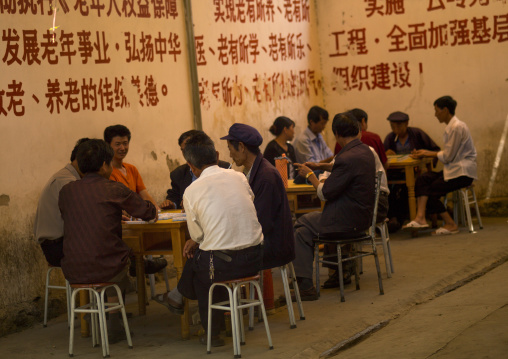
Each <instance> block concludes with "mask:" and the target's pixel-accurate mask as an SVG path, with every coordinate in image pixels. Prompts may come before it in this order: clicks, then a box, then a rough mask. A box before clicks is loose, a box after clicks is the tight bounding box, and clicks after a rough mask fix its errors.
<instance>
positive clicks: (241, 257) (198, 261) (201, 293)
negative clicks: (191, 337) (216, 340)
mask: <svg viewBox="0 0 508 359" xmlns="http://www.w3.org/2000/svg"><path fill="white" fill-rule="evenodd" d="M226 252H227V255H228V256H229V257H231V262H226V261H225V260H223V259H221V258H219V257H218V256H217V255H214V254H213V253H214V251H202V250H200V249H197V250H196V252H195V253H194V257H193V258H190V259H188V260H187V262H186V263H185V266H184V267H183V272H182V277H181V278H180V281H179V282H178V291H179V292H180V293H181V294H182V295H183V296H184V297H186V298H189V299H193V300H196V299H197V301H198V308H199V315H200V317H201V324H202V325H203V328H204V329H205V331H207V330H208V292H209V290H210V287H211V286H212V283H213V282H221V281H225V280H231V279H237V278H243V277H249V276H252V275H256V274H258V272H259V270H260V269H261V262H262V255H263V249H262V247H261V245H258V246H253V247H249V248H245V249H241V250H238V251H226ZM210 258H212V261H213V267H214V277H213V279H210ZM213 294H214V295H213V298H212V301H213V302H214V303H216V302H220V301H223V300H227V299H228V295H227V291H226V289H225V288H222V287H218V288H216V289H214V291H213ZM222 315H223V313H222V311H219V310H214V311H212V335H218V334H219V332H220V320H221V316H222Z"/></svg>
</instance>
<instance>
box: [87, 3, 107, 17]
mask: <svg viewBox="0 0 508 359" xmlns="http://www.w3.org/2000/svg"><path fill="white" fill-rule="evenodd" d="M105 7H106V5H104V4H101V0H92V5H90V9H93V10H97V16H99V17H101V10H104V8H105Z"/></svg>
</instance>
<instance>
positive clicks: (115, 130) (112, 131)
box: [104, 125, 131, 145]
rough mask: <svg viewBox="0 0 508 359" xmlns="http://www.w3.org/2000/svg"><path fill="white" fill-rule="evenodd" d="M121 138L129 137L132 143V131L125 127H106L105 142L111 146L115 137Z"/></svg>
mask: <svg viewBox="0 0 508 359" xmlns="http://www.w3.org/2000/svg"><path fill="white" fill-rule="evenodd" d="M116 136H120V137H125V136H127V138H128V140H129V142H130V141H131V131H129V129H128V128H127V127H125V126H124V125H114V126H109V127H106V129H105V130H104V141H106V142H107V143H108V144H109V145H110V144H111V141H113V137H116Z"/></svg>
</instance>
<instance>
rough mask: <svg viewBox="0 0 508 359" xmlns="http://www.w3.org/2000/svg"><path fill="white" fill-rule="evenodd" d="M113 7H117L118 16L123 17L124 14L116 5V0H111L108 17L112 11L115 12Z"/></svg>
mask: <svg viewBox="0 0 508 359" xmlns="http://www.w3.org/2000/svg"><path fill="white" fill-rule="evenodd" d="M113 6H114V7H115V11H116V14H117V15H118V16H122V13H121V12H120V9H119V8H118V5H117V4H116V0H109V9H108V12H107V15H108V16H110V15H111V11H113Z"/></svg>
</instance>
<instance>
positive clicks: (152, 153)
mask: <svg viewBox="0 0 508 359" xmlns="http://www.w3.org/2000/svg"><path fill="white" fill-rule="evenodd" d="M150 154H151V155H152V158H153V159H154V161H157V154H156V153H155V152H154V151H152V152H150Z"/></svg>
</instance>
